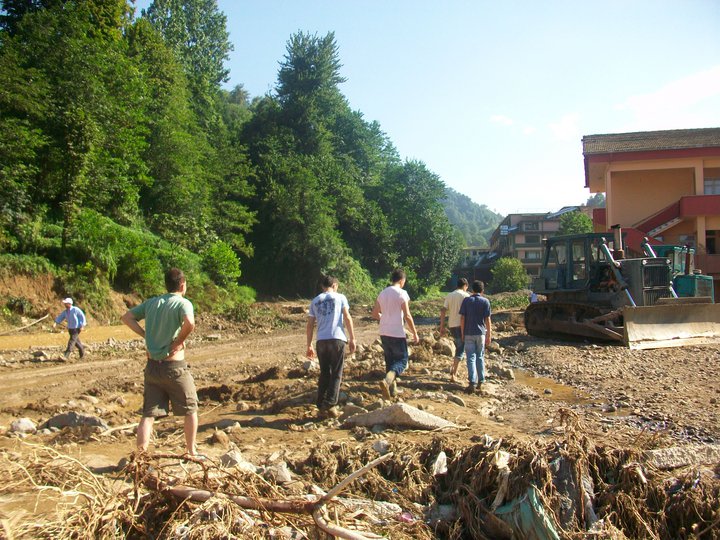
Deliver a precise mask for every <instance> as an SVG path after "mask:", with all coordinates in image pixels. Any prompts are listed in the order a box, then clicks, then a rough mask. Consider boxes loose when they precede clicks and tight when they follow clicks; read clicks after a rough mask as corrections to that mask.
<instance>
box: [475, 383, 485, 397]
mask: <svg viewBox="0 0 720 540" xmlns="http://www.w3.org/2000/svg"><path fill="white" fill-rule="evenodd" d="M482 385H483V383H478V385H477V387H476V388H475V393H476V394H480V395H484V394H483V389H482Z"/></svg>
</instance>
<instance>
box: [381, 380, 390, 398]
mask: <svg viewBox="0 0 720 540" xmlns="http://www.w3.org/2000/svg"><path fill="white" fill-rule="evenodd" d="M380 391H381V392H382V397H383V399H385V400H387V401H390V399H392V396H391V395H390V387H389V386H388V383H387V381H386V380H385V379H383V380H382V381H380Z"/></svg>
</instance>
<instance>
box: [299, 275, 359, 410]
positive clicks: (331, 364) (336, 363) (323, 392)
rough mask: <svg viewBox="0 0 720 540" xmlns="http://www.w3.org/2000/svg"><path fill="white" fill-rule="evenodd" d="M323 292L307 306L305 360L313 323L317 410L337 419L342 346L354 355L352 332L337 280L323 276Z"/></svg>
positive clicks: (310, 350) (311, 353)
mask: <svg viewBox="0 0 720 540" xmlns="http://www.w3.org/2000/svg"><path fill="white" fill-rule="evenodd" d="M322 287H323V292H322V293H320V294H319V295H317V296H316V297H315V298H313V300H312V302H310V310H309V312H308V320H307V325H306V335H307V353H306V354H307V357H308V358H313V357H314V356H315V350H314V349H313V346H312V338H313V331H314V329H315V322H316V321H317V327H318V330H317V342H316V347H317V358H318V362H319V363H320V380H319V381H318V396H317V407H318V409H319V411H320V416H321V417H328V416H330V417H336V416H339V411H338V410H337V407H336V405H337V402H338V395H339V394H340V383H341V382H342V372H343V364H344V362H345V343H346V342H348V346H349V350H350V354H352V353H354V352H355V330H354V328H353V320H352V317H351V316H350V305H349V304H348V301H347V298H345V295H344V294H340V293H338V292H337V290H338V280H337V279H336V278H334V277H332V276H325V277H324V278H323V281H322ZM343 323H345V324H347V329H348V334H349V336H350V339H349V341H348V338H346V337H345V331H344V328H343Z"/></svg>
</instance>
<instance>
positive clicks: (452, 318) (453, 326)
mask: <svg viewBox="0 0 720 540" xmlns="http://www.w3.org/2000/svg"><path fill="white" fill-rule="evenodd" d="M467 289H468V280H467V279H465V278H460V279H458V280H457V289H455V290H454V291H453V292H451V293H450V294H448V295H447V296H446V297H445V302H444V304H443V308H442V309H441V310H440V335H441V336H444V335H445V315H446V314H447V316H448V328H449V329H450V335H451V336H452V338H453V341H454V342H455V359H454V360H453V365H452V368H450V380H451V381H453V382H454V381H455V377H456V375H457V370H458V366H459V365H460V361H461V360H462V359H463V356H464V355H465V347H464V343H463V339H462V332H461V330H460V306H461V305H462V302H463V300H465V299H466V298H467V297H468V296H470V295H469V294H468V292H467Z"/></svg>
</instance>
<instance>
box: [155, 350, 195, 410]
mask: <svg viewBox="0 0 720 540" xmlns="http://www.w3.org/2000/svg"><path fill="white" fill-rule="evenodd" d="M170 404H172V412H173V414H174V415H175V416H185V415H188V414H192V413H194V412H196V411H197V410H198V397H197V390H196V389H195V381H194V380H193V376H192V374H191V373H190V367H189V366H188V365H187V363H185V361H184V360H171V361H169V362H167V361H157V360H148V362H147V365H146V366H145V391H144V393H143V416H151V417H153V418H159V417H162V416H167V415H168V414H170Z"/></svg>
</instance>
